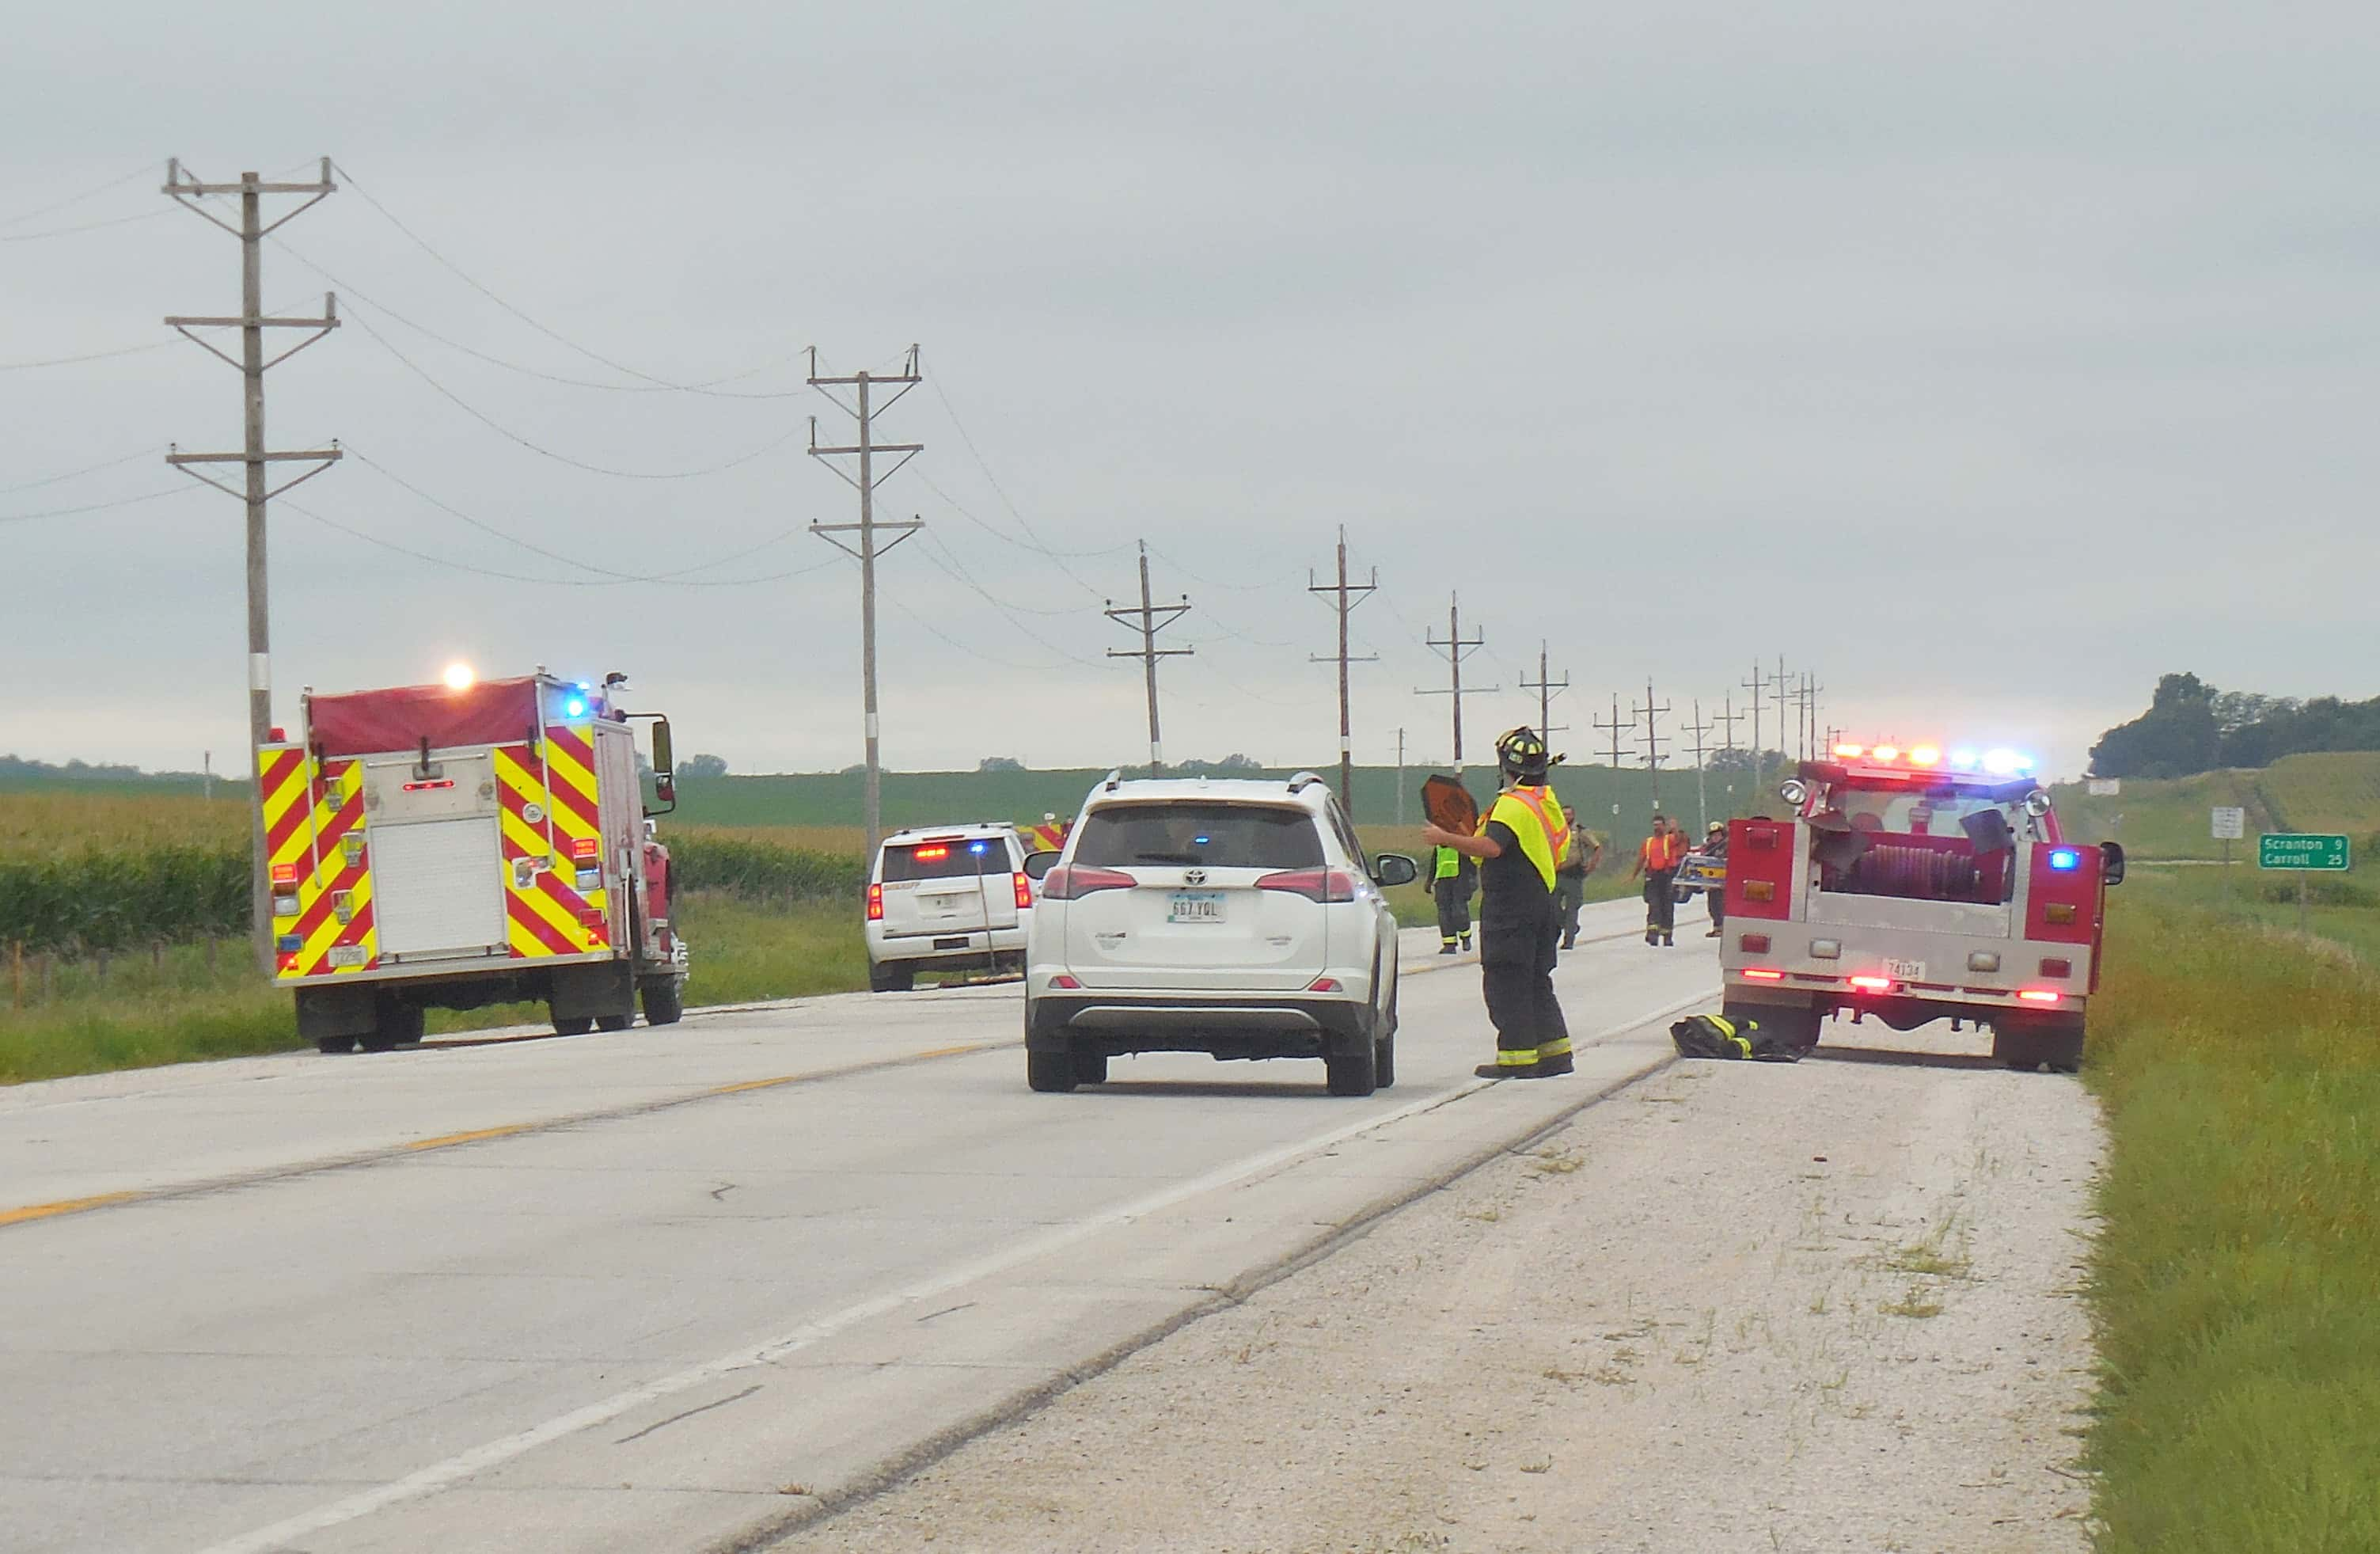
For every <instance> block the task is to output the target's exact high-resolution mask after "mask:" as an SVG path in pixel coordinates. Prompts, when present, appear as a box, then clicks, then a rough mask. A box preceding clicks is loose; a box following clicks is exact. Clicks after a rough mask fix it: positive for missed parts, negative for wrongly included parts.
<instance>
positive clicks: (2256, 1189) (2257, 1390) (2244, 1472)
mask: <svg viewBox="0 0 2380 1554" xmlns="http://www.w3.org/2000/svg"><path fill="white" fill-rule="evenodd" d="M2174 872H2175V873H2176V874H2177V875H2179V874H2181V873H2183V872H2185V871H2180V870H2177V871H2174ZM2187 872H2189V873H2192V874H2201V873H2210V872H2212V871H2211V870H2192V871H2187ZM2198 891H2199V887H2198V886H2197V884H2196V883H2195V882H2187V881H2181V880H2170V881H2169V880H2157V881H2155V883H2154V884H2153V885H2152V886H2151V888H2150V889H2148V890H2145V891H2138V892H2136V891H2134V890H2133V888H2132V887H2131V885H2127V886H2126V887H2125V893H2124V895H2123V897H2122V898H2121V905H2120V906H2119V909H2118V910H2117V911H2116V912H2115V913H2114V914H2113V916H2112V921H2111V924H2110V946H2109V949H2110V953H2109V970H2108V973H2107V983H2106V987H2105V989H2104V991H2103V993H2102V995H2101V998H2100V1001H2099V1002H2098V1004H2097V1007H2096V1010H2095V1014H2094V1025H2093V1032H2092V1046H2091V1060H2090V1063H2089V1065H2088V1067H2087V1069H2086V1073H2087V1074H2089V1075H2090V1077H2091V1080H2092V1083H2093V1085H2094V1086H2095V1088H2096V1089H2097V1090H2098V1091H2099V1093H2100V1095H2101V1096H2102V1098H2103V1099H2104V1100H2105V1101H2106V1104H2107V1118H2108V1127H2109V1132H2110V1137H2111V1146H2112V1147H2111V1151H2110V1155H2109V1158H2108V1161H2107V1169H2106V1173H2105V1176H2104V1178H2103V1180H2102V1182H2101V1184H2100V1187H2099V1192H2098V1208H2099V1211H2100V1213H2101V1215H2102V1217H2103V1220H2104V1229H2103V1231H2102V1232H2101V1234H2100V1235H2099V1237H2098V1239H2097V1241H2096V1243H2095V1246H2094V1249H2093V1251H2092V1255H2091V1262H2090V1274H2089V1281H2088V1283H2089V1291H2090V1297H2091V1301H2092V1305H2093V1310H2094V1315H2095V1323H2096V1328H2097V1334H2098V1342H2099V1351H2100V1356H2101V1363H2102V1368H2103V1376H2102V1386H2101V1391H2100V1396H2099V1399H2098V1402H2097V1406H2096V1409H2095V1419H2094V1422H2093V1425H2092V1427H2091V1430H2090V1433H2089V1441H2088V1458H2089V1462H2090V1464H2091V1466H2093V1467H2094V1468H2095V1469H2096V1470H2097V1475H2098V1477H2097V1487H2096V1499H2097V1505H2096V1511H2097V1515H2098V1517H2099V1519H2100V1521H2101V1522H2102V1523H2103V1524H2104V1532H2103V1533H2102V1535H2101V1536H2100V1538H2099V1539H2098V1544H2097V1547H2098V1548H2099V1549H2101V1550H2102V1551H2103V1554H2104V1551H2133V1550H2140V1551H2147V1550H2158V1551H2161V1554H2162V1551H2170V1550H2196V1549H2204V1550H2208V1551H2210V1554H2213V1551H2217V1550H2219V1551H2222V1554H2258V1551H2269V1554H2285V1551H2286V1554H2317V1551H2325V1550H2338V1551H2341V1554H2344V1551H2346V1550H2350V1549H2352V1550H2363V1549H2372V1548H2380V1494H2374V1490H2373V1483H2374V1473H2373V1467H2372V1463H2373V1462H2374V1457H2375V1455H2380V1136H2375V1127H2380V1038H2375V1035H2374V1027H2373V1014H2372V1012H2373V1010H2374V1007H2375V1006H2380V972H2375V971H2374V968H2373V966H2372V965H2370V964H2368V963H2365V962H2362V961H2359V960H2356V959H2354V958H2351V957H2349V956H2344V955H2341V954H2340V953H2338V952H2337V951H2336V950H2334V949H2331V948H2329V947H2327V946H2325V945H2321V944H2309V943H2306V942H2304V941H2298V940H2295V939H2294V938H2293V937H2291V936H2289V935H2286V934H2281V933H2277V932H2275V931H2272V930H2271V929H2269V928H2267V927H2266V926H2265V925H2263V924H2261V923H2258V922H2254V921H2245V922H2241V921H2227V920H2224V919H2222V918H2220V917H2217V916H2216V915H2215V914H2213V913H2211V912H2210V911H2209V910H2208V909H2207V908H2206V907H2205V906H2204V904H2201V903H2200V902H2199V901H2198V900H2197V899H2196V894H2197V892H2198ZM2336 910H2338V911H2339V912H2342V913H2345V912H2361V913H2362V914H2364V915H2365V916H2366V917H2380V911H2375V909H2374V908H2371V907H2351V906H2342V907H2339V908H2337V909H2336ZM2330 926H2334V927H2336V926H2338V925H2336V924H2333V925H2330ZM2353 937H2354V938H2356V939H2358V940H2361V941H2364V942H2370V941H2371V940H2370V937H2369V925H2366V928H2365V929H2364V930H2362V931H2359V932H2357V933H2356V934H2355V935H2354V936H2353Z"/></svg>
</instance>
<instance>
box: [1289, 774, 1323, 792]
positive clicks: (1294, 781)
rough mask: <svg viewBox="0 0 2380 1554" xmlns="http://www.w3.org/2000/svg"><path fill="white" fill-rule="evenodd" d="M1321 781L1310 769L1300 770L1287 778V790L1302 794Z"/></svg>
mask: <svg viewBox="0 0 2380 1554" xmlns="http://www.w3.org/2000/svg"><path fill="white" fill-rule="evenodd" d="M1321 781H1322V779H1321V778H1319V777H1318V776H1316V775H1315V774H1314V773H1313V772H1311V771H1301V772H1299V773H1298V774H1297V775H1296V776H1294V777H1292V778H1291V779H1290V780H1289V791H1290V792H1291V793H1293V794H1302V793H1304V792H1305V790H1306V789H1308V788H1311V787H1315V786H1317V785H1318V784H1319V783H1321Z"/></svg>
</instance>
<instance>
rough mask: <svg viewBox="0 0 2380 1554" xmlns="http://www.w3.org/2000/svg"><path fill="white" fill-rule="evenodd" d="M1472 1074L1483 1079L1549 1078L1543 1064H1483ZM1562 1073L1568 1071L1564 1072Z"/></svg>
mask: <svg viewBox="0 0 2380 1554" xmlns="http://www.w3.org/2000/svg"><path fill="white" fill-rule="evenodd" d="M1471 1072H1472V1073H1473V1074H1475V1075H1476V1076H1477V1077H1479V1078H1481V1079H1543V1078H1545V1077H1547V1073H1546V1066H1545V1064H1544V1063H1542V1062H1534V1063H1481V1064H1480V1065H1479V1066H1478V1067H1477V1068H1475V1069H1473V1070H1472V1071H1471ZM1562 1072H1568V1071H1567V1070H1564V1071H1562Z"/></svg>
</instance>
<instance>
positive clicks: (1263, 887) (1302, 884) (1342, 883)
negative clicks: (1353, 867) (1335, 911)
mask: <svg viewBox="0 0 2380 1554" xmlns="http://www.w3.org/2000/svg"><path fill="white" fill-rule="evenodd" d="M1257 889H1258V890H1260V891H1287V892H1289V893H1290V894H1292V895H1302V896H1304V897H1305V899H1306V900H1308V901H1319V902H1326V903H1327V902H1334V901H1353V900H1354V899H1355V877H1354V875H1353V874H1350V873H1348V872H1347V871H1346V870H1345V869H1343V868H1290V869H1283V870H1282V871H1281V873H1279V874H1266V875H1261V876H1259V877H1258V878H1257Z"/></svg>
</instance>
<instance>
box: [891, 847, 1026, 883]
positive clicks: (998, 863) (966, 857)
mask: <svg viewBox="0 0 2380 1554" xmlns="http://www.w3.org/2000/svg"><path fill="white" fill-rule="evenodd" d="M1009 868H1010V864H1009V861H1008V849H1007V848H1006V847H1005V846H1003V845H1002V844H1001V842H1000V839H999V838H997V837H991V836H958V837H953V838H951V839H950V840H949V841H947V842H901V843H895V844H892V845H891V846H888V847H886V848H885V849H884V882H885V883H886V884H888V885H893V884H898V883H900V882H901V881H902V880H964V879H966V878H968V877H969V876H972V875H977V874H1006V873H1007V872H1009Z"/></svg>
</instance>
